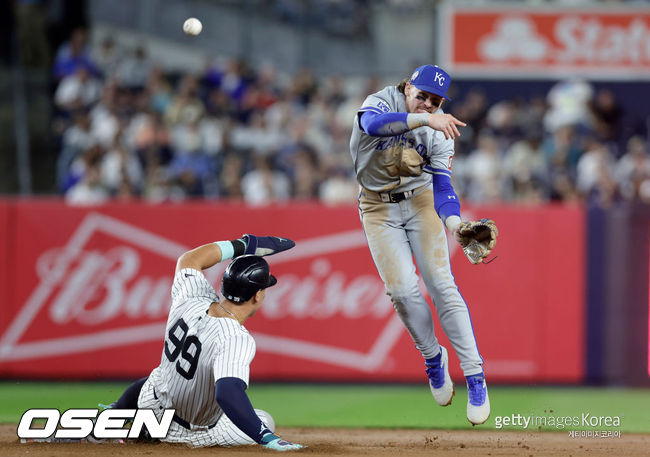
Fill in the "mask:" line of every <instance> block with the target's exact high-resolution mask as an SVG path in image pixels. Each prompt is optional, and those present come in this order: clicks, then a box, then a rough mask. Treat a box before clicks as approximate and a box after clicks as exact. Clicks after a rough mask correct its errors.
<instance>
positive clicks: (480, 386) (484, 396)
mask: <svg viewBox="0 0 650 457" xmlns="http://www.w3.org/2000/svg"><path fill="white" fill-rule="evenodd" d="M465 379H467V420H468V421H470V423H471V424H472V425H479V424H482V423H484V422H485V421H486V420H488V417H490V398H489V397H488V391H487V384H486V383H485V376H484V375H483V373H478V374H475V375H471V376H465Z"/></svg>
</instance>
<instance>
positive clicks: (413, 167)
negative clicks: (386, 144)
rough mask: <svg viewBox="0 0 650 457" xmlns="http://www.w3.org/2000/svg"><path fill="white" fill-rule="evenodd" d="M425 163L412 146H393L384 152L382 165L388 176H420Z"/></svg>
mask: <svg viewBox="0 0 650 457" xmlns="http://www.w3.org/2000/svg"><path fill="white" fill-rule="evenodd" d="M425 164H426V162H425V160H424V159H423V158H422V156H420V154H418V152H417V151H416V150H415V149H413V148H403V147H401V146H395V147H392V148H390V149H387V150H386V151H385V152H384V166H385V167H386V170H387V171H388V174H389V175H390V176H420V175H421V174H422V167H423V166H424V165H425Z"/></svg>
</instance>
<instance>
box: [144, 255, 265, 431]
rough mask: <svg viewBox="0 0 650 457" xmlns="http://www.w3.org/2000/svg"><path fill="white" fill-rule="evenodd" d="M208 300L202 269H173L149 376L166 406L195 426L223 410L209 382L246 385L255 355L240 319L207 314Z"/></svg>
mask: <svg viewBox="0 0 650 457" xmlns="http://www.w3.org/2000/svg"><path fill="white" fill-rule="evenodd" d="M212 302H217V303H218V302H219V298H218V296H217V293H216V292H215V290H214V288H213V287H212V285H211V284H210V283H209V282H208V280H207V279H206V277H205V276H204V275H203V273H202V272H200V271H198V270H194V269H191V268H184V269H182V270H180V271H179V272H177V273H176V275H175V277H174V283H173V285H172V306H171V310H170V311H169V318H168V320H167V327H166V329H165V342H164V347H163V353H162V357H161V360H160V365H159V366H158V367H157V368H155V369H154V370H153V371H152V373H151V376H150V379H151V381H152V382H153V383H154V385H155V394H156V395H157V396H159V397H162V400H163V404H165V405H166V408H174V409H175V410H176V415H178V416H180V417H181V418H182V419H184V420H185V421H187V422H189V423H190V424H192V425H195V426H209V425H212V424H214V423H215V422H217V420H218V419H219V418H220V417H221V415H222V414H223V413H222V411H221V408H219V405H218V403H217V401H216V399H215V390H214V385H215V382H216V381H217V380H218V379H221V378H227V377H234V378H239V379H241V380H242V381H244V382H245V383H246V385H248V381H249V373H250V372H249V366H250V363H251V361H252V360H253V357H255V340H254V339H253V337H252V336H251V334H250V333H248V331H247V330H246V328H245V327H244V326H243V325H241V324H240V323H239V322H237V321H236V320H234V319H231V318H225V317H220V318H217V317H212V316H209V315H208V308H209V307H210V304H211V303H212Z"/></svg>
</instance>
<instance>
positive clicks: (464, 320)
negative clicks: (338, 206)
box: [350, 86, 483, 376]
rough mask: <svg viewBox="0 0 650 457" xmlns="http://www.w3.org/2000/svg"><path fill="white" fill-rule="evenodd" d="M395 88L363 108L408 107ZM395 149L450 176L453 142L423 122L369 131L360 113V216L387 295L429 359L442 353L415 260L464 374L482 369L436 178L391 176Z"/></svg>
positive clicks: (355, 139) (354, 148) (356, 149)
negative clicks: (391, 131)
mask: <svg viewBox="0 0 650 457" xmlns="http://www.w3.org/2000/svg"><path fill="white" fill-rule="evenodd" d="M405 100H406V99H405V97H404V95H403V94H402V93H400V92H399V91H398V90H397V87H395V86H389V87H386V88H385V89H383V90H381V91H379V92H377V93H376V94H372V95H370V96H369V97H368V98H366V100H365V101H364V102H363V105H362V106H361V108H360V110H359V111H360V112H361V111H372V112H375V113H378V114H380V113H384V112H406V111H407V109H406V101H405ZM395 147H401V148H413V149H415V150H416V151H418V153H419V154H420V155H421V156H422V157H424V158H425V159H428V160H429V164H428V165H427V166H426V167H425V170H426V171H428V172H430V173H434V174H437V173H440V174H444V175H447V176H449V175H451V158H452V156H453V154H454V141H453V140H451V139H450V140H446V139H445V137H444V134H443V133H442V132H438V131H436V130H433V129H432V128H429V127H420V128H417V129H414V130H410V131H407V132H405V133H403V134H399V135H394V136H391V137H376V136H370V135H368V134H367V133H366V132H364V131H363V130H362V129H361V127H360V125H359V115H358V114H357V116H356V117H355V122H354V127H353V131H352V138H351V140H350V154H351V155H352V159H353V161H354V166H355V171H356V173H357V181H358V182H359V184H360V185H361V186H362V187H363V188H364V189H362V190H361V193H360V195H359V214H360V217H361V222H362V224H363V228H364V232H365V235H366V239H367V240H368V247H369V248H370V253H371V255H372V258H373V260H374V262H375V265H376V266H377V270H378V272H379V275H380V276H381V278H382V280H383V282H384V285H385V286H386V293H387V294H388V295H389V296H390V297H391V301H392V302H393V306H394V308H395V310H396V312H397V314H398V315H399V317H400V318H401V320H402V322H403V323H404V325H405V326H406V328H407V329H408V331H409V334H410V335H411V338H412V339H413V341H414V343H415V347H416V348H417V349H418V350H419V351H420V352H421V354H422V356H423V357H424V358H425V359H429V358H431V357H434V356H435V355H437V354H438V353H439V352H440V345H439V343H438V339H437V337H436V336H435V332H434V328H433V320H432V315H431V309H430V308H429V305H428V303H427V301H426V300H425V299H424V297H423V296H422V294H421V293H420V289H419V284H418V276H417V274H416V269H415V265H413V258H415V261H416V263H417V266H418V268H419V270H420V274H421V275H422V279H423V280H424V284H425V286H426V288H427V291H428V292H429V295H430V296H431V297H432V298H433V301H434V303H435V306H436V310H437V311H438V316H439V318H440V323H441V325H442V328H443V330H444V331H445V333H446V334H447V337H448V338H449V341H450V342H451V344H452V345H453V347H454V349H455V350H456V353H457V355H458V358H459V359H460V362H461V367H462V369H463V372H464V373H465V375H467V376H469V375H473V374H477V373H480V372H482V364H483V359H482V358H481V356H480V354H479V352H478V347H477V345H476V338H475V336H474V332H473V329H472V323H471V320H470V316H469V310H468V308H467V304H466V303H465V301H464V300H463V297H462V296H461V295H460V292H459V291H458V287H457V286H456V283H455V280H454V276H453V274H452V272H451V265H450V263H449V251H448V247H447V238H446V234H445V229H444V226H443V224H442V221H441V220H440V218H439V217H438V215H437V214H436V210H435V205H434V195H433V189H432V187H433V186H432V185H431V176H429V175H428V174H422V175H420V176H417V177H400V176H392V175H390V174H389V173H388V171H387V169H389V167H386V164H387V163H389V161H390V159H391V157H394V154H393V153H394V150H393V148H395ZM410 190H414V192H413V193H412V194H411V195H409V196H408V198H405V199H404V200H401V201H399V202H396V203H392V202H387V201H385V200H383V199H382V198H380V195H378V194H377V192H386V191H391V192H393V191H394V192H406V191H410Z"/></svg>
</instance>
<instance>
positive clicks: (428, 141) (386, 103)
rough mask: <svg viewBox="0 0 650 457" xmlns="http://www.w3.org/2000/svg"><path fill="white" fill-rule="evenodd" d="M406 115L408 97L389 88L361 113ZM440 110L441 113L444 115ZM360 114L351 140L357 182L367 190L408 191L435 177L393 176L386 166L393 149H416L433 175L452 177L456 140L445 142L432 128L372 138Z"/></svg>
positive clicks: (369, 100) (367, 101)
mask: <svg viewBox="0 0 650 457" xmlns="http://www.w3.org/2000/svg"><path fill="white" fill-rule="evenodd" d="M365 111H371V112H375V113H378V114H380V113H388V112H395V113H406V112H407V111H406V97H405V96H404V94H402V93H401V92H400V91H399V90H398V89H397V86H388V87H385V88H384V89H382V90H380V91H379V92H377V93H374V94H372V95H369V96H368V97H367V98H366V99H365V101H364V102H363V105H361V109H359V113H361V112H365ZM442 112H443V111H442V110H441V109H439V110H438V111H437V113H442ZM359 113H357V115H356V116H355V118H354V125H353V127H352V136H351V138H350V154H351V155H352V161H353V162H354V171H355V173H356V175H357V181H358V182H359V184H361V185H362V186H363V187H365V188H366V189H369V190H372V191H375V192H385V191H393V190H395V191H397V192H404V191H407V190H412V189H415V188H416V187H420V186H422V185H424V184H428V183H429V182H431V177H430V176H429V175H428V174H426V173H423V174H422V175H420V176H417V177H410V176H407V177H404V176H391V175H390V174H389V173H388V171H387V168H386V166H385V164H386V154H387V153H389V152H390V150H392V149H393V148H395V147H397V148H413V149H415V150H416V151H417V152H418V153H419V154H420V155H421V156H422V157H423V158H425V160H428V161H429V165H427V166H426V167H425V170H427V171H429V172H430V173H442V174H446V175H448V176H450V175H451V159H452V157H453V155H454V140H452V139H445V135H444V134H443V133H442V132H439V131H437V130H434V129H432V128H430V127H419V128H416V129H413V130H410V131H407V132H405V133H402V134H400V135H395V136H390V137H376V136H374V137H373V136H370V135H368V134H367V133H366V132H364V131H363V129H362V128H361V126H360V124H359Z"/></svg>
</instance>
